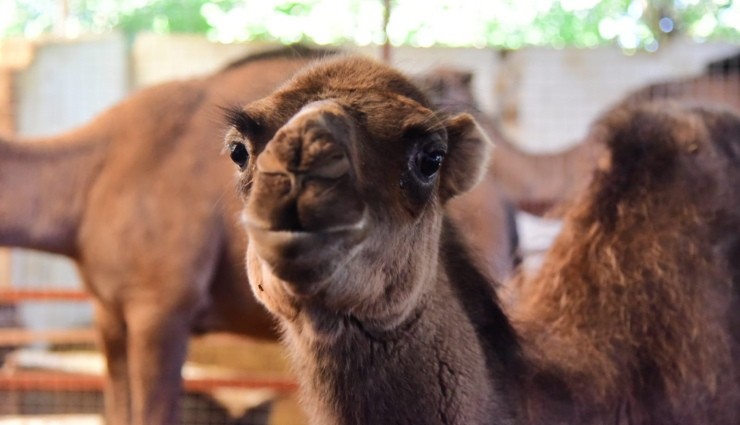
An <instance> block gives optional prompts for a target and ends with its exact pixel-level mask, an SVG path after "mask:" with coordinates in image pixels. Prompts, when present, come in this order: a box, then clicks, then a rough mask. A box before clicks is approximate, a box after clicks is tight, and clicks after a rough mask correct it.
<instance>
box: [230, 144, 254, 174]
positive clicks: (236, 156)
mask: <svg viewBox="0 0 740 425" xmlns="http://www.w3.org/2000/svg"><path fill="white" fill-rule="evenodd" d="M229 151H230V156H231V160H232V161H234V164H236V165H238V166H239V168H240V169H244V167H245V166H246V165H247V162H249V151H248V150H247V147H246V146H245V145H244V143H242V142H231V143H229Z"/></svg>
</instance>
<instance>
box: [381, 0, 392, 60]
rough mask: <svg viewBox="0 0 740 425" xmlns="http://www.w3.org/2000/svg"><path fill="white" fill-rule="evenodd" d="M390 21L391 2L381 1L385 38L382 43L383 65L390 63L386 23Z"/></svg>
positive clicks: (388, 0) (389, 0) (389, 41)
mask: <svg viewBox="0 0 740 425" xmlns="http://www.w3.org/2000/svg"><path fill="white" fill-rule="evenodd" d="M390 20H391V0H383V35H384V36H385V43H383V53H382V57H383V60H384V61H385V63H390V62H391V39H390V37H388V22H390Z"/></svg>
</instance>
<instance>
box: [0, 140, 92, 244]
mask: <svg viewBox="0 0 740 425" xmlns="http://www.w3.org/2000/svg"><path fill="white" fill-rule="evenodd" d="M104 150H105V143H103V142H102V141H101V140H95V138H94V137H93V136H92V135H90V134H89V132H88V131H87V130H86V129H84V128H83V129H81V130H78V131H75V132H72V133H68V134H65V135H63V136H61V137H56V138H49V139H44V140H34V141H23V142H20V141H9V140H6V139H0V245H5V246H15V247H22V248H31V249H38V250H42V251H47V252H53V253H59V254H64V255H74V252H75V243H76V241H75V239H76V235H77V228H78V226H79V223H80V220H81V218H82V215H83V209H84V207H85V200H86V198H87V193H88V190H89V187H90V185H91V183H92V181H93V179H94V177H95V175H96V173H97V171H98V170H99V168H100V166H101V164H102V162H103V158H104V154H105V152H104Z"/></svg>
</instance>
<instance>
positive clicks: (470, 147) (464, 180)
mask: <svg viewBox="0 0 740 425" xmlns="http://www.w3.org/2000/svg"><path fill="white" fill-rule="evenodd" d="M445 127H446V128H447V139H448V141H447V143H448V147H447V155H446V156H445V160H444V163H443V166H442V181H441V182H440V190H439V193H440V197H441V198H442V201H443V202H446V201H448V200H449V199H450V198H452V197H454V196H457V195H460V194H462V193H465V192H467V191H469V190H470V189H472V188H473V187H474V186H475V185H476V184H478V183H479V182H480V181H481V180H482V179H483V176H485V174H486V172H487V170H488V164H489V158H490V156H491V152H492V151H493V143H492V142H491V141H490V140H489V139H488V137H487V136H486V135H485V133H484V132H483V130H482V129H481V128H480V126H479V125H478V123H477V122H476V121H475V119H474V118H473V117H472V116H471V115H470V114H466V113H462V114H459V115H455V116H454V117H451V118H450V119H448V120H447V123H446V125H445Z"/></svg>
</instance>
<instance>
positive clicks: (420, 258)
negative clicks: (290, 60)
mask: <svg viewBox="0 0 740 425" xmlns="http://www.w3.org/2000/svg"><path fill="white" fill-rule="evenodd" d="M341 63H342V62H341V61H339V62H338V63H337V64H336V65H341ZM368 63H369V64H372V65H374V66H377V65H376V64H375V63H374V62H368ZM294 85H298V87H299V88H301V90H298V89H296V88H292V87H290V86H288V88H287V89H284V90H282V91H280V92H278V93H276V94H275V95H273V96H271V97H268V98H266V99H263V100H261V101H258V102H255V103H253V104H250V105H247V106H246V107H245V108H244V109H243V110H242V111H239V112H236V113H234V114H233V116H232V122H233V124H234V129H232V130H231V132H230V133H229V135H228V136H227V144H228V146H229V149H230V150H231V153H232V159H234V161H235V162H236V163H237V165H239V167H240V169H241V172H242V180H241V181H242V188H243V191H244V194H245V209H244V217H243V218H244V222H245V225H246V229H247V232H248V235H249V239H250V245H249V247H248V253H247V261H248V272H249V277H250V282H251V283H252V285H253V289H254V290H255V293H256V294H257V296H258V297H259V298H260V299H262V300H263V301H264V302H265V303H266V304H267V305H268V307H271V302H272V301H275V300H273V299H271V297H276V296H278V295H276V294H275V291H277V292H284V294H283V295H284V296H289V297H291V299H292V302H294V303H295V302H300V301H296V300H307V299H313V300H314V301H317V300H318V302H321V303H322V304H326V305H325V306H328V307H330V308H331V309H332V310H333V311H336V310H346V309H349V310H351V309H353V308H354V307H356V306H358V305H362V304H363V303H369V302H372V301H376V300H377V299H379V298H380V297H382V296H384V294H385V295H387V292H388V288H386V287H384V285H385V284H386V283H387V281H388V280H389V276H390V275H396V274H403V275H404V277H406V278H407V280H411V281H413V282H417V281H420V280H422V279H423V277H424V276H426V275H428V273H429V269H431V270H434V269H436V249H437V243H438V234H439V227H440V223H441V205H442V203H443V202H444V201H446V200H447V199H449V198H450V197H451V196H453V195H455V194H456V193H458V192H460V191H461V190H464V189H466V188H467V187H469V186H471V185H472V184H473V182H475V181H477V179H478V176H479V174H480V170H479V169H480V168H481V166H480V164H478V162H483V161H485V155H481V153H484V152H485V150H486V146H485V144H486V143H485V142H484V141H483V140H482V139H480V138H479V137H477V136H478V135H477V133H476V137H473V138H471V137H468V136H469V135H470V133H475V129H476V127H475V124H474V122H473V121H472V119H471V118H470V117H469V116H467V115H462V116H458V117H456V118H453V119H447V120H446V119H442V118H440V117H438V116H437V115H436V114H435V113H433V112H432V111H431V110H429V109H427V108H426V107H424V106H423V105H421V104H420V103H418V102H416V101H414V100H412V99H410V98H408V97H406V96H404V95H402V94H399V93H395V92H390V91H387V90H383V91H373V90H371V89H370V90H366V91H364V92H362V93H356V92H353V91H348V90H346V89H342V90H339V89H337V90H334V91H332V90H331V89H327V87H326V86H323V87H322V89H321V90H320V91H321V93H320V94H319V93H314V92H311V91H308V92H307V91H306V90H305V89H302V87H301V80H300V78H299V79H297V80H296V81H295V82H294ZM303 85H305V82H304V83H303ZM296 99H301V100H302V101H301V102H296ZM450 134H452V135H453V137H454V138H455V140H454V143H451V140H450V137H449V135H450ZM471 141H472V142H471ZM466 143H467V144H469V145H470V146H468V147H469V148H470V147H473V148H472V149H471V151H469V152H457V150H460V148H462V146H463V145H466ZM453 151H455V152H453ZM481 157H482V159H481ZM448 162H449V163H450V165H449V166H448ZM394 261H400V262H401V263H402V264H398V265H395V264H394ZM409 264H415V266H414V267H412V270H401V269H404V268H405V267H408V266H409ZM416 265H419V266H416ZM384 282H386V283H384ZM276 286H277V288H276ZM414 286H415V285H413V284H411V285H409V287H408V288H407V290H404V291H403V292H406V295H408V293H411V292H414ZM283 295H280V296H283ZM281 303H284V302H283V301H281ZM272 307H275V308H273V310H275V309H276V308H277V307H276V306H272ZM277 309H278V310H279V308H277Z"/></svg>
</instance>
